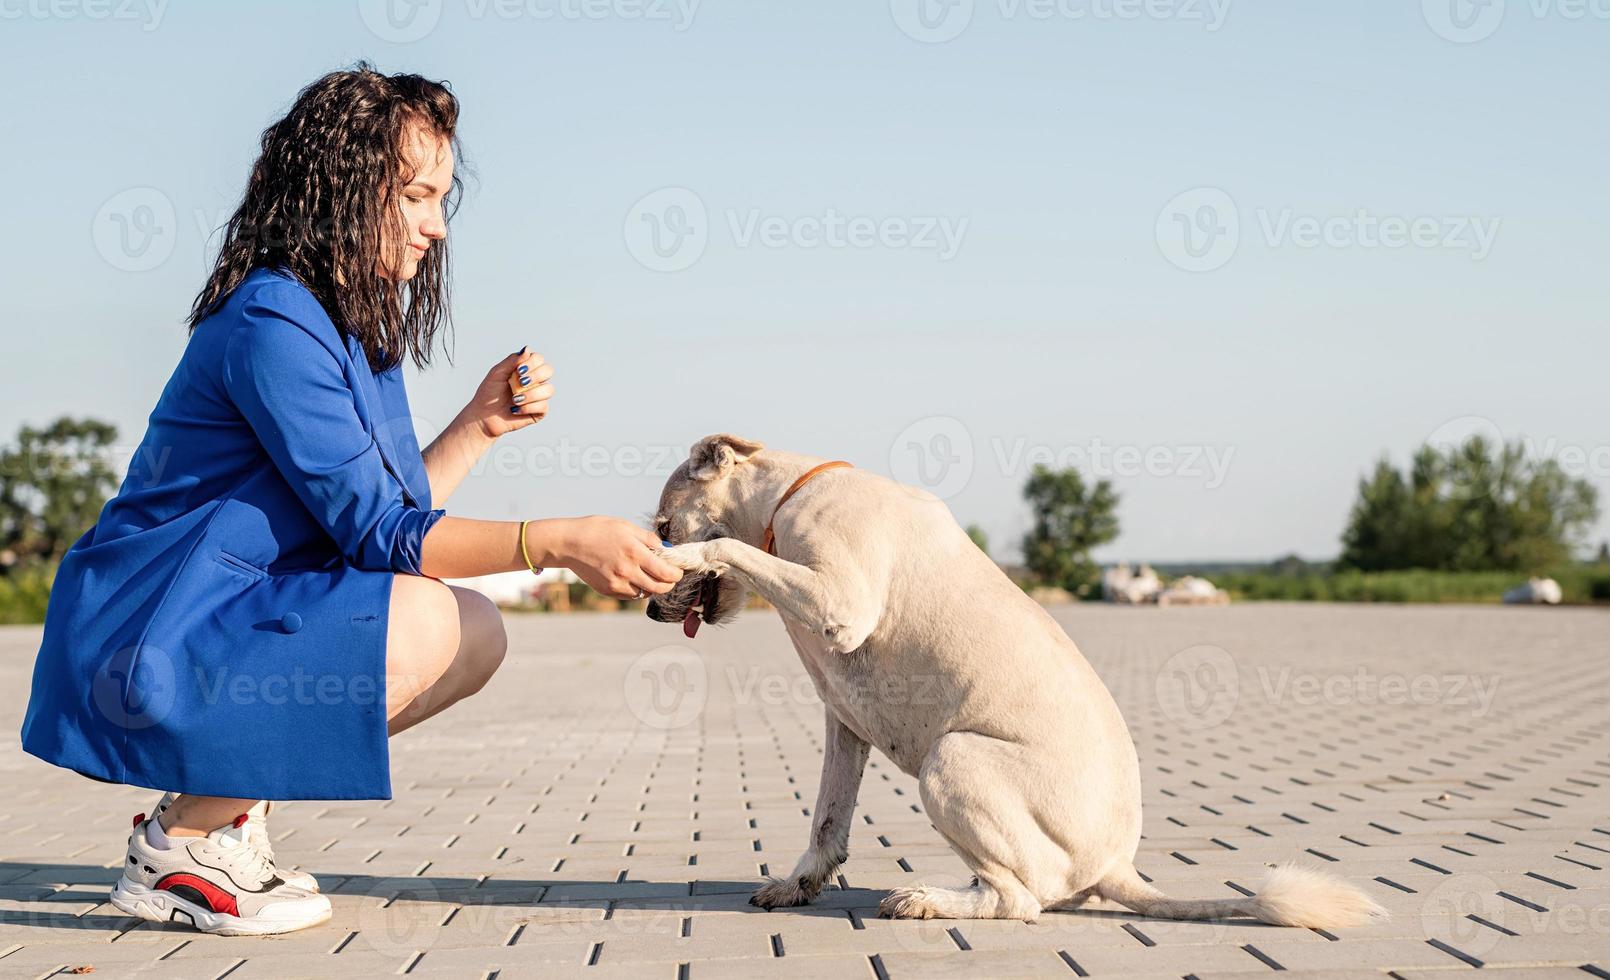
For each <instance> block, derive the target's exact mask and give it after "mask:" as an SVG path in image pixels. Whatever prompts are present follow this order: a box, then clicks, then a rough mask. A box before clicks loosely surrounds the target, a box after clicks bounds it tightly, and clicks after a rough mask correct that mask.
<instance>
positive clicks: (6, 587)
mask: <svg viewBox="0 0 1610 980" xmlns="http://www.w3.org/2000/svg"><path fill="white" fill-rule="evenodd" d="M55 577H56V568H55V566H54V565H52V566H50V567H49V568H36V569H29V570H25V571H16V572H13V573H11V574H10V575H6V576H0V623H4V624H7V625H12V624H17V623H43V622H44V621H45V607H46V606H47V605H48V604H49V603H50V583H51V581H52V580H53V579H54V578H55Z"/></svg>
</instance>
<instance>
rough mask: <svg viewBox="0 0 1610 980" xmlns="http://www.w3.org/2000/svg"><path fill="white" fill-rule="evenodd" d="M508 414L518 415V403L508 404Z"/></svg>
mask: <svg viewBox="0 0 1610 980" xmlns="http://www.w3.org/2000/svg"><path fill="white" fill-rule="evenodd" d="M509 414H510V415H519V414H520V406H519V405H510V406H509Z"/></svg>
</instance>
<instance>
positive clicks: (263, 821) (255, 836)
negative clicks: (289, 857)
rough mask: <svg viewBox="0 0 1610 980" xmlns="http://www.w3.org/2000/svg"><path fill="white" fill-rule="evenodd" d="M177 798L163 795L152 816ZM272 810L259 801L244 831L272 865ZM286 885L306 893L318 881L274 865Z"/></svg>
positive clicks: (272, 807) (315, 890) (169, 794)
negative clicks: (270, 838)
mask: <svg viewBox="0 0 1610 980" xmlns="http://www.w3.org/2000/svg"><path fill="white" fill-rule="evenodd" d="M178 798H179V794H178V793H163V794H162V799H160V800H158V801H157V808H156V811H155V812H154V813H152V816H153V817H155V816H160V815H161V813H162V811H163V810H166V809H167V808H168V807H169V806H171V805H173V801H174V800H176V799H178ZM272 809H274V804H272V803H270V802H268V801H267V800H259V801H258V803H257V805H256V806H254V807H252V808H251V809H250V810H247V811H246V829H247V831H249V834H248V835H247V840H249V841H250V842H251V845H252V846H253V847H255V848H257V849H258V850H260V851H262V852H263V853H264V854H266V855H268V863H269V864H273V863H274V844H273V842H271V841H270V840H269V839H268V812H269V811H270V810H272ZM274 870H275V871H276V872H277V873H278V874H279V876H280V877H281V878H283V879H284V880H285V883H286V884H287V885H291V886H293V887H296V888H300V889H302V890H303V891H307V892H317V891H318V890H319V880H318V879H317V878H315V877H313V876H312V875H310V874H308V873H307V872H306V871H291V870H289V869H287V868H281V867H279V866H278V865H275V869H274Z"/></svg>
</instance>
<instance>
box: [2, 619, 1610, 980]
mask: <svg viewBox="0 0 1610 980" xmlns="http://www.w3.org/2000/svg"><path fill="white" fill-rule="evenodd" d="M1054 614H1055V615H1056V617H1057V618H1058V619H1059V621H1061V622H1062V623H1063V625H1064V627H1065V628H1066V629H1067V630H1068V631H1069V633H1070V634H1071V635H1072V636H1073V637H1074V638H1075V639H1076V640H1078V641H1079V643H1080V646H1081V648H1082V649H1083V650H1084V651H1085V653H1086V655H1087V656H1088V657H1089V658H1090V659H1091V661H1092V663H1093V664H1094V665H1095V667H1096V669H1097V670H1098V671H1099V672H1100V673H1101V675H1102V677H1103V678H1104V679H1105V681H1106V682H1107V684H1108V685H1109V687H1111V688H1112V690H1113V693H1114V695H1115V696H1116V697H1117V699H1118V701H1119V703H1120V706H1121V707H1122V708H1123V711H1124V714H1125V718H1126V719H1127V721H1128V723H1129V725H1130V728H1131V730H1132V732H1133V734H1134V736H1135V739H1136V744H1137V748H1138V750H1139V753H1140V758H1141V765H1142V776H1143V782H1144V797H1145V806H1146V823H1145V834H1146V836H1145V839H1144V840H1142V842H1141V846H1140V851H1139V854H1138V855H1137V858H1136V861H1137V865H1138V866H1139V867H1140V869H1141V870H1142V871H1143V872H1144V873H1146V874H1148V875H1149V876H1151V877H1152V878H1153V879H1154V882H1155V883H1156V884H1157V886H1158V887H1160V888H1163V889H1164V890H1165V891H1167V892H1168V893H1169V894H1171V895H1173V896H1176V897H1182V898H1189V897H1202V898H1206V897H1227V896H1230V895H1234V894H1237V893H1238V892H1237V889H1238V888H1249V887H1253V886H1254V885H1255V884H1256V883H1257V881H1258V879H1259V878H1260V877H1261V876H1262V874H1263V873H1264V871H1265V870H1266V868H1267V866H1268V865H1270V864H1273V863H1278V862H1283V861H1287V860H1297V861H1299V862H1300V863H1303V864H1307V865H1311V866H1314V867H1320V868H1324V869H1326V870H1328V871H1330V872H1332V873H1334V874H1337V875H1339V876H1342V877H1344V878H1346V879H1348V880H1350V881H1353V882H1354V883H1356V884H1358V885H1359V886H1360V887H1362V888H1365V889H1366V890H1367V891H1368V892H1369V893H1370V894H1371V895H1372V896H1373V897H1375V898H1376V899H1377V900H1378V901H1380V902H1382V903H1383V904H1384V905H1386V906H1387V907H1388V908H1389V909H1391V910H1392V911H1393V913H1394V916H1395V917H1394V919H1392V920H1391V921H1388V922H1382V923H1377V924H1374V925H1371V926H1368V927H1365V928H1361V929H1357V930H1351V931H1347V932H1343V933H1340V934H1338V935H1335V936H1330V935H1326V934H1321V933H1319V932H1315V931H1308V930H1293V929H1279V928H1273V927H1266V926H1261V925H1257V924H1254V923H1245V922H1234V923H1195V922H1167V921H1160V920H1154V919H1148V918H1145V917H1143V916H1137V915H1134V914H1132V913H1129V912H1127V911H1124V910H1122V909H1120V908H1118V907H1116V906H1112V905H1111V904H1110V903H1101V904H1099V905H1097V906H1093V907H1092V908H1091V909H1089V910H1085V911H1081V912H1077V913H1045V914H1043V915H1042V916H1041V918H1040V919H1039V920H1038V921H1037V922H1035V923H1033V924H1026V923H1022V922H1015V921H1012V922H995V921H989V922H972V921H967V922H944V921H929V922H905V921H900V922H897V921H890V920H884V919H879V918H877V904H878V901H879V900H880V899H881V898H882V896H883V894H884V889H887V888H891V887H896V886H901V885H908V884H914V883H919V882H920V883H926V884H951V885H956V884H963V883H965V882H966V880H967V878H968V872H967V870H966V868H965V866H964V865H963V864H962V863H961V862H960V860H959V859H958V858H956V856H955V855H954V854H952V853H951V852H950V850H949V849H948V848H947V847H946V846H945V844H944V842H943V841H942V840H941V839H940V838H939V837H938V835H937V834H936V833H935V832H934V831H933V829H932V828H931V827H930V826H929V824H928V820H927V818H926V816H925V815H924V814H923V813H922V812H921V803H920V798H919V796H918V794H917V792H916V783H915V781H914V780H913V779H911V778H910V777H908V776H906V775H904V774H902V773H900V772H899V771H898V770H897V769H895V768H894V767H893V766H892V765H891V764H889V762H888V761H887V760H886V759H883V758H882V757H881V756H879V755H877V754H875V753H874V755H873V757H872V759H871V760H870V761H869V764H868V767H867V774H866V780H865V782H864V784H863V787H862V791H861V794H860V799H859V805H858V807H857V809H856V814H855V823H854V825H853V828H852V832H851V858H850V861H849V862H848V863H847V864H846V865H845V866H844V868H842V869H841V872H840V874H841V878H840V880H838V881H836V882H835V883H834V885H833V887H830V888H829V889H827V890H826V891H824V892H823V894H822V896H821V897H820V898H819V899H818V901H817V903H816V904H815V905H814V906H812V907H810V908H808V909H798V910H778V911H775V912H771V913H766V912H762V911H760V910H758V909H755V908H753V907H752V906H750V905H749V904H748V897H749V895H750V894H751V893H752V892H753V890H754V889H755V888H756V887H757V886H758V885H759V884H760V883H761V882H762V880H763V879H762V876H763V875H764V874H771V875H783V874H786V873H788V871H789V870H790V869H791V868H792V867H793V864H794V862H795V860H796V859H797V858H798V857H799V855H800V853H801V852H802V850H803V849H804V847H805V845H806V843H807V838H808V835H809V832H810V824H811V816H810V813H811V809H812V808H813V807H814V806H815V792H816V783H817V776H818V772H819V767H820V764H821V747H822V722H821V707H820V705H819V704H818V703H816V701H815V699H814V696H813V695H811V693H810V691H809V687H808V684H806V683H804V673H803V670H802V669H801V668H800V666H799V664H798V663H797V660H796V659H795V658H794V655H793V652H792V650H791V649H790V648H789V647H788V645H787V641H786V638H785V636H784V635H783V633H782V629H781V627H780V625H779V624H778V623H777V622H776V621H775V619H774V618H773V617H771V616H769V615H767V614H758V613H757V614H751V615H746V616H745V617H744V618H742V619H740V620H739V621H738V622H737V623H735V624H733V625H732V626H730V627H729V628H727V629H722V630H706V631H704V632H703V633H701V635H700V637H699V638H698V639H697V640H696V641H694V642H692V643H688V642H686V641H682V640H681V638H680V636H679V634H677V633H676V632H675V631H674V630H670V629H667V628H662V627H657V626H656V624H653V623H650V622H647V621H646V620H644V619H642V618H641V617H639V616H629V615H621V616H610V615H576V616H571V617H540V616H511V617H509V619H508V624H509V631H510V637H511V655H510V657H509V659H508V661H507V663H506V665H505V667H504V669H503V671H502V672H501V673H500V675H499V676H498V677H497V678H495V679H494V681H493V683H492V684H491V685H490V686H489V687H488V689H487V690H486V691H485V692H483V693H482V694H480V695H478V696H477V697H476V699H475V700H474V701H473V702H472V703H471V705H467V706H465V707H464V708H460V709H456V710H454V711H452V712H449V713H447V714H445V715H443V716H442V717H440V718H438V719H434V720H432V721H431V722H429V723H427V724H425V725H423V726H421V727H420V728H418V729H415V730H414V731H411V732H409V733H406V734H405V735H403V736H402V737H400V738H398V739H396V740H395V741H394V743H393V747H392V748H393V773H394V787H395V797H394V799H392V800H389V801H347V802H339V803H319V802H291V803H287V804H284V805H282V806H280V807H279V808H278V809H276V811H275V813H274V816H273V820H272V827H271V830H272V832H273V837H274V840H275V842H276V847H277V849H278V853H279V857H280V860H281V862H282V863H283V864H285V865H286V866H292V867H300V868H303V869H306V870H310V871H312V872H313V873H315V874H317V875H318V876H319V877H320V880H321V882H322V883H323V885H324V890H325V891H326V892H327V893H328V894H330V895H331V896H332V901H333V903H334V906H335V915H334V917H333V919H332V921H331V922H330V923H329V924H328V925H327V926H325V927H323V928H321V929H319V930H313V931H308V932H304V933H298V934H293V935H291V936H285V937H276V938H271V939H261V940H242V939H224V938H220V937H210V936H201V935H198V934H195V933H192V932H188V931H185V930H182V929H179V928H177V927H158V926H152V925H149V924H139V923H137V922H135V920H132V919H129V918H128V917H126V916H122V915H121V914H120V913H116V911H115V910H113V909H111V908H110V906H108V905H107V904H106V902H105V895H106V890H107V888H108V887H109V885H110V883H111V882H112V881H113V880H114V879H115V877H116V875H117V873H118V870H117V869H118V862H119V861H120V858H121V851H122V847H123V841H124V838H125V837H126V836H127V834H128V827H129V823H130V820H129V818H130V817H131V816H132V815H133V814H135V813H137V812H141V811H143V810H148V809H149V808H150V807H151V806H152V805H153V804H154V802H155V799H156V795H157V794H156V793H154V792H153V791H150V790H146V789H139V788H132V787H119V786H110V785H104V784H99V783H95V782H92V781H89V780H85V779H82V778H80V777H78V776H75V775H73V774H71V773H65V772H60V771H57V770H54V769H51V768H50V767H48V766H45V765H43V764H41V763H39V762H38V761H37V760H33V759H31V758H29V757H27V756H25V755H23V754H22V752H21V751H20V748H19V747H18V745H17V742H16V734H15V733H16V731H17V725H18V723H19V722H20V719H21V712H22V709H23V703H24V702H23V699H24V697H25V694H26V688H27V679H28V676H29V673H30V671H31V669H32V657H33V653H34V650H35V648H36V645H37V642H38V630H37V628H0V691H4V692H6V693H5V694H3V695H0V782H3V784H4V785H6V786H7V788H8V792H7V794H6V795H5V798H4V799H3V800H0V976H4V977H8V978H9V977H11V976H23V977H27V976H42V975H45V974H48V973H52V972H54V971H56V970H57V969H59V968H61V967H64V966H75V965H96V964H99V965H98V966H97V973H98V974H100V975H103V976H161V977H164V978H174V977H180V978H183V977H190V976H195V977H206V978H214V977H217V976H218V975H219V974H221V973H224V972H225V971H230V972H229V976H230V978H231V980H238V978H241V977H254V976H273V977H290V976H310V977H311V976H318V977H327V976H341V977H343V978H344V980H345V978H359V977H367V976H380V975H393V974H396V973H397V972H398V971H401V970H407V971H408V973H407V975H408V976H419V977H433V976H441V977H460V976H469V977H486V976H488V975H489V974H491V973H493V972H496V973H497V975H498V977H499V980H511V978H515V977H525V976H532V977H550V976H580V977H586V978H593V980H610V978H614V977H631V978H632V980H647V978H655V977H663V978H665V980H674V978H679V977H684V976H685V977H686V978H688V980H706V978H717V980H719V978H727V977H740V976H741V977H779V978H817V977H830V978H831V980H850V978H863V977H865V978H873V977H876V976H877V975H878V973H877V971H878V970H881V971H882V973H883V975H885V976H888V977H891V978H895V977H945V976H958V977H997V976H999V977H1006V976H1051V977H1072V976H1077V975H1078V974H1079V972H1081V971H1082V972H1083V973H1084V974H1086V975H1089V976H1095V977H1103V976H1122V977H1137V978H1145V977H1153V976H1157V977H1161V976H1170V977H1176V978H1178V977H1181V976H1185V975H1188V974H1189V975H1194V976H1196V977H1197V978H1199V980H1217V978H1221V977H1222V978H1237V980H1240V978H1250V977H1254V976H1257V977H1262V976H1268V975H1270V974H1271V973H1273V972H1275V966H1274V965H1275V964H1278V966H1279V967H1281V968H1283V969H1284V971H1285V972H1286V973H1287V974H1288V975H1295V976H1302V977H1315V978H1330V980H1362V978H1364V977H1380V978H1385V977H1386V972H1385V971H1387V970H1391V971H1393V973H1394V974H1395V975H1396V976H1397V977H1399V978H1401V980H1411V978H1420V977H1447V976H1449V975H1450V973H1451V972H1452V971H1464V970H1470V969H1473V968H1474V966H1473V963H1474V962H1479V963H1481V964H1482V965H1483V968H1484V969H1487V970H1495V971H1497V972H1498V973H1499V974H1500V975H1501V976H1513V977H1533V976H1538V977H1554V976H1559V977H1565V976H1579V977H1580V976H1589V975H1590V974H1588V973H1585V972H1582V971H1581V969H1580V967H1581V966H1583V965H1584V964H1590V963H1591V964H1597V965H1598V967H1599V968H1600V969H1604V968H1605V967H1606V964H1607V962H1610V870H1607V869H1610V655H1607V654H1610V647H1607V644H1606V640H1605V637H1606V636H1607V635H1610V614H1607V613H1606V612H1604V611H1600V610H1592V609H1558V610H1542V611H1539V610H1507V609H1499V608H1476V607H1435V608H1426V607H1385V606H1382V607H1362V606H1323V605H1315V606H1281V605H1244V606H1237V607H1232V608H1229V609H1213V610H1185V609H1178V610H1176V609H1170V610H1128V609H1125V610H1118V609H1109V608H1105V607H1096V606H1083V605H1080V606H1071V607H1064V608H1061V609H1058V610H1055V612H1054ZM1201 644H1210V645H1213V646H1217V647H1219V648H1220V649H1222V650H1224V651H1226V652H1227V654H1228V655H1229V656H1230V659H1231V663H1232V664H1233V665H1234V677H1233V678H1232V680H1233V681H1234V682H1235V683H1234V688H1235V691H1236V699H1235V702H1234V705H1233V708H1232V710H1231V712H1230V714H1229V715H1228V716H1227V717H1225V718H1223V719H1222V720H1221V721H1219V722H1218V723H1216V724H1211V725H1203V724H1200V723H1199V722H1200V719H1198V718H1195V717H1193V716H1190V715H1189V714H1186V715H1181V714H1180V710H1179V706H1178V705H1177V704H1170V703H1169V702H1168V700H1167V697H1166V692H1164V693H1160V691H1164V688H1166V685H1163V686H1162V687H1160V685H1159V681H1160V679H1163V678H1165V677H1166V676H1167V673H1166V671H1167V668H1166V666H1165V665H1166V664H1167V663H1168V661H1169V658H1170V657H1171V656H1172V655H1173V654H1175V653H1177V652H1178V651H1181V650H1184V649H1186V648H1189V647H1193V646H1198V645H1201ZM668 645H674V646H680V647H683V648H684V649H686V650H688V651H690V653H689V655H688V656H689V657H690V658H691V659H690V660H689V662H690V663H697V664H699V665H701V666H702V667H703V668H704V679H703V681H702V682H701V683H698V684H695V685H693V687H691V688H689V689H688V690H686V691H684V692H683V694H684V695H686V696H688V697H692V698H694V699H696V700H697V701H698V702H699V705H698V710H697V711H694V712H692V713H691V714H690V716H689V719H688V723H687V724H685V725H680V726H678V727H672V728H659V727H655V725H654V724H651V723H648V722H646V721H645V720H643V719H640V718H639V717H638V716H637V715H635V714H633V712H632V710H631V707H630V704H631V703H634V702H632V700H631V698H633V697H638V696H639V695H641V694H642V693H643V692H642V691H641V690H640V689H639V688H634V686H633V685H634V684H635V685H639V687H640V686H641V685H642V683H643V682H644V679H643V677H642V676H641V674H640V673H638V674H634V673H633V670H632V668H633V666H634V663H635V662H636V661H637V659H638V658H639V657H640V656H641V655H643V654H644V653H647V652H648V651H650V650H653V649H655V648H658V647H662V646H668ZM1544 664H1546V669H1540V665H1544ZM684 679H685V678H684ZM1310 679H1311V683H1310ZM1361 679H1362V680H1361ZM1392 679H1400V680H1401V681H1403V682H1404V683H1405V684H1409V683H1412V682H1415V681H1419V682H1420V683H1421V685H1422V688H1423V689H1424V690H1426V691H1430V692H1431V696H1430V697H1428V698H1421V699H1419V700H1415V699H1412V698H1399V699H1396V700H1394V699H1392V698H1389V697H1385V696H1384V691H1385V688H1384V687H1382V686H1381V684H1382V682H1384V681H1388V680H1392ZM661 680H662V681H665V680H666V678H661ZM1478 680H1479V681H1481V682H1482V684H1483V685H1485V686H1484V687H1483V690H1484V691H1487V692H1488V693H1489V694H1490V700H1487V701H1484V702H1482V703H1479V704H1478V703H1475V702H1473V701H1471V700H1470V698H1468V697H1466V696H1465V695H1467V694H1468V693H1469V690H1470V688H1471V686H1472V683H1473V681H1478ZM1304 684H1307V685H1308V686H1307V687H1304V686H1303V685H1304ZM1326 684H1329V685H1330V688H1329V692H1330V693H1329V694H1326V693H1325V692H1326V690H1327V688H1326V686H1325V685H1326ZM1371 685H1374V686H1373V687H1372V686H1371ZM1310 688H1312V689H1314V690H1318V691H1319V692H1320V694H1319V695H1318V697H1317V699H1316V698H1314V697H1310V696H1308V694H1306V693H1304V692H1306V691H1308V690H1309V689H1310ZM534 691H540V692H542V696H541V697H540V698H535V699H534V698H533V696H532V692H534ZM908 869H909V870H908ZM779 954H780V955H779ZM1076 967H1077V969H1076Z"/></svg>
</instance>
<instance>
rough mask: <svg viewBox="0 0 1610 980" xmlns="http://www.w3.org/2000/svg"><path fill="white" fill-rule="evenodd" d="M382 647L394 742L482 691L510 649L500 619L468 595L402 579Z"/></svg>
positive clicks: (477, 596) (490, 607) (411, 578)
mask: <svg viewBox="0 0 1610 980" xmlns="http://www.w3.org/2000/svg"><path fill="white" fill-rule="evenodd" d="M387 635H388V640H387V643H386V717H387V718H388V719H390V725H389V729H390V733H391V734H392V735H395V734H397V733H398V732H401V731H404V730H406V729H409V728H412V727H413V726H415V725H417V724H419V723H420V722H422V721H424V720H425V719H426V718H429V717H431V716H432V715H435V714H437V713H438V712H440V711H442V710H443V709H444V708H446V707H448V706H449V705H452V704H455V703H457V702H459V701H461V700H463V699H464V698H466V697H469V696H470V695H471V694H474V693H475V692H476V691H479V690H480V689H481V688H482V687H485V686H486V682H487V680H488V679H489V678H491V676H492V674H493V672H494V671H496V670H497V669H498V665H499V664H501V663H503V655H504V653H505V652H506V651H507V650H508V647H509V637H508V634H507V633H506V632H504V629H503V614H502V613H500V612H498V607H497V606H496V605H494V604H493V603H492V600H490V599H488V598H486V597H485V596H483V595H481V594H480V593H479V592H475V591H473V590H471V589H462V588H459V587H457V586H449V585H444V584H443V583H441V582H439V581H437V580H436V579H433V578H425V577H422V576H417V575H399V576H397V579H396V582H395V583H394V584H393V586H392V593H391V620H390V623H389V626H388V629H387Z"/></svg>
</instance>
